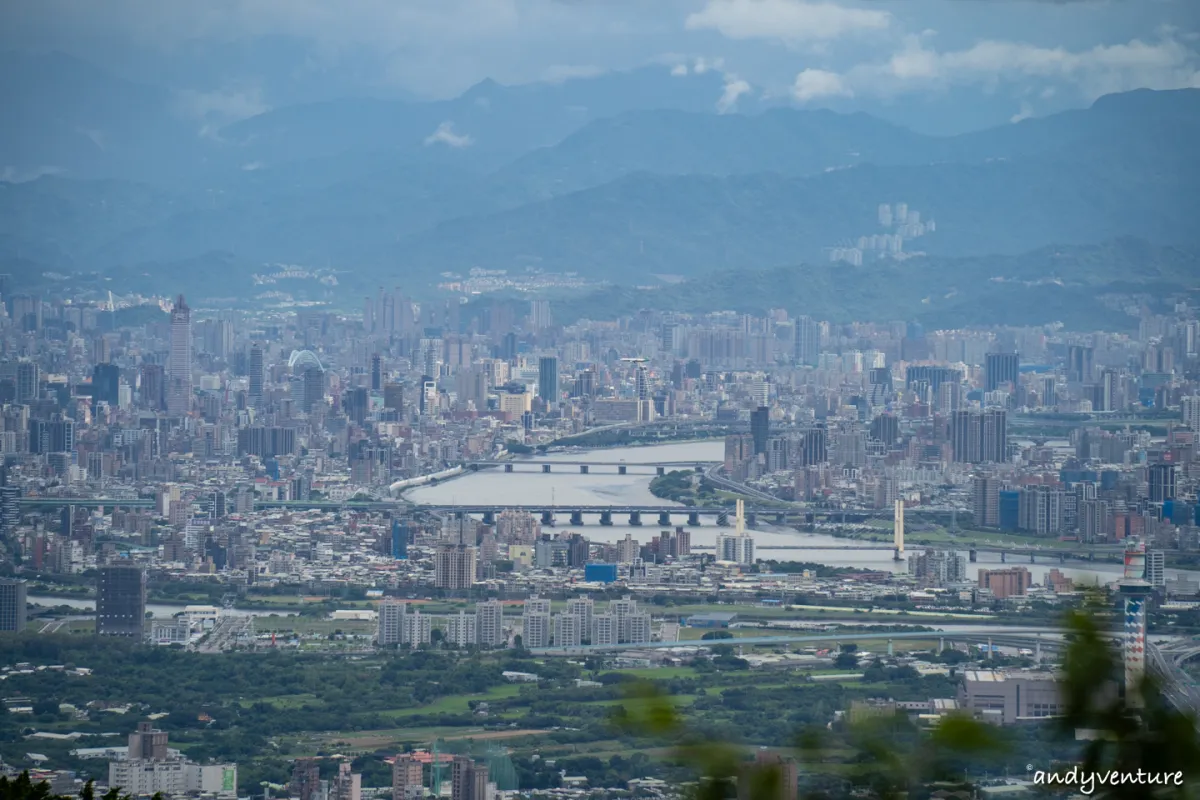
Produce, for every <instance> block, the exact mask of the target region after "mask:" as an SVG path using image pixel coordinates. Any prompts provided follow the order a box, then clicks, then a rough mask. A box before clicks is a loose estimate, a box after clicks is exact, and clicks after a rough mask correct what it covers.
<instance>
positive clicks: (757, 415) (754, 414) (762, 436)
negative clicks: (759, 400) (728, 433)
mask: <svg viewBox="0 0 1200 800" xmlns="http://www.w3.org/2000/svg"><path fill="white" fill-rule="evenodd" d="M750 436H751V438H752V439H753V441H754V455H758V454H759V453H765V452H767V440H768V439H769V438H770V437H771V410H770V409H769V408H767V407H766V406H759V407H758V408H756V409H754V410H753V411H751V412H750Z"/></svg>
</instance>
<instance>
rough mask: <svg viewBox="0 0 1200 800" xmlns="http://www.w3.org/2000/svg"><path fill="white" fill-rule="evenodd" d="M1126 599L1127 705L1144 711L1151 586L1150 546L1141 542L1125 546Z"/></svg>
mask: <svg viewBox="0 0 1200 800" xmlns="http://www.w3.org/2000/svg"><path fill="white" fill-rule="evenodd" d="M1119 585H1120V590H1121V596H1122V597H1123V598H1125V630H1124V635H1123V637H1122V641H1123V650H1124V656H1125V703H1126V705H1128V706H1129V707H1131V708H1141V706H1142V699H1141V697H1139V696H1138V690H1139V687H1140V686H1141V683H1142V676H1143V675H1145V674H1146V599H1147V598H1148V597H1149V596H1150V592H1151V586H1150V584H1149V582H1147V581H1146V544H1145V543H1144V542H1140V541H1137V540H1133V541H1131V542H1129V543H1128V544H1127V545H1126V547H1125V577H1123V578H1122V579H1121V582H1120V584H1119Z"/></svg>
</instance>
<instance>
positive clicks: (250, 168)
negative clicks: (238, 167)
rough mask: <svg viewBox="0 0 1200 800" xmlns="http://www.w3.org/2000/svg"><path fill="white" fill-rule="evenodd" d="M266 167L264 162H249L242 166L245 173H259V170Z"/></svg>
mask: <svg viewBox="0 0 1200 800" xmlns="http://www.w3.org/2000/svg"><path fill="white" fill-rule="evenodd" d="M264 166H266V165H265V164H263V162H261V161H249V162H247V163H245V164H242V171H243V172H257V171H258V170H260V169H262V168H263V167H264Z"/></svg>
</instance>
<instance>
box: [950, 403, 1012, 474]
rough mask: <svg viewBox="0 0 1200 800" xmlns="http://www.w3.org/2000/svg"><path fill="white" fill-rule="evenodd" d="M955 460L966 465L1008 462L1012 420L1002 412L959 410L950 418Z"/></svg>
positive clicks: (997, 410) (995, 410)
mask: <svg viewBox="0 0 1200 800" xmlns="http://www.w3.org/2000/svg"><path fill="white" fill-rule="evenodd" d="M950 445H951V448H952V457H953V459H954V461H956V462H958V463H962V464H984V463H1004V462H1006V461H1008V417H1007V414H1006V412H1004V411H1003V410H1000V409H988V410H986V411H983V412H978V411H955V412H954V413H953V414H952V415H951V416H950Z"/></svg>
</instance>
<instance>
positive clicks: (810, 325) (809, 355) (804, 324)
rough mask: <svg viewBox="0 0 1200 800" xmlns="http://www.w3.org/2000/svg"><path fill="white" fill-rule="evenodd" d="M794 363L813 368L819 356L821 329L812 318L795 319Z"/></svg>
mask: <svg viewBox="0 0 1200 800" xmlns="http://www.w3.org/2000/svg"><path fill="white" fill-rule="evenodd" d="M795 350H796V363H797V364H803V365H804V366H808V367H815V366H816V365H817V361H818V358H819V356H820V354H821V327H820V326H819V325H818V324H817V321H816V320H814V319H813V318H812V317H806V316H801V317H796V348H795Z"/></svg>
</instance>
